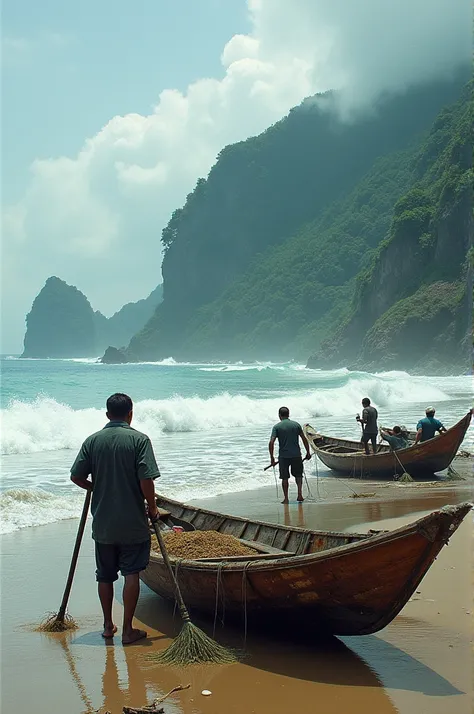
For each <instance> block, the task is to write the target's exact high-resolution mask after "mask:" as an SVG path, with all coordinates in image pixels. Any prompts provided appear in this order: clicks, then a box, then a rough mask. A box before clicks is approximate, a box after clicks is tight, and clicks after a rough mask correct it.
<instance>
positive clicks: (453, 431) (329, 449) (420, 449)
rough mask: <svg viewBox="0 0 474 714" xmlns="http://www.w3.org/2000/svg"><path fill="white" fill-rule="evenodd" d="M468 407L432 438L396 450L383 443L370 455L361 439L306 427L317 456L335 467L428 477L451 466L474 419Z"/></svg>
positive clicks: (371, 474) (370, 474)
mask: <svg viewBox="0 0 474 714" xmlns="http://www.w3.org/2000/svg"><path fill="white" fill-rule="evenodd" d="M471 417H472V412H471V411H469V412H468V413H467V414H466V416H464V417H463V418H462V419H461V420H460V421H458V423H457V424H455V425H454V426H453V427H451V428H450V429H448V430H447V431H446V432H443V433H442V434H439V435H438V436H435V437H434V438H433V439H429V440H428V441H423V442H420V443H418V444H411V445H409V446H408V447H407V448H406V449H399V450H397V451H396V452H394V451H392V449H391V448H390V447H389V446H387V445H384V444H381V445H379V447H378V450H377V453H376V454H370V456H367V455H366V454H365V452H364V449H363V446H362V444H361V443H360V442H359V441H349V440H348V439H337V438H335V437H332V436H324V435H323V434H318V432H317V431H315V429H313V427H312V426H311V425H310V424H305V425H304V427H303V431H304V433H305V435H306V438H307V439H308V441H309V443H310V445H311V448H312V450H313V451H314V452H315V454H316V455H317V456H318V458H319V459H320V460H321V461H322V462H323V464H325V466H327V467H328V468H330V469H332V470H333V471H337V472H338V473H341V474H344V475H345V476H354V477H358V478H386V477H392V478H393V477H394V476H397V475H398V476H401V475H402V474H403V473H404V472H407V473H409V474H410V476H412V477H413V478H416V477H422V478H423V477H424V478H426V477H429V476H432V475H433V474H434V473H437V472H438V471H443V469H446V468H448V466H449V465H450V463H451V462H452V460H453V459H454V457H455V456H456V453H457V451H458V449H459V447H460V446H461V444H462V442H463V439H464V436H465V434H466V431H467V429H468V427H469V424H470V423H471Z"/></svg>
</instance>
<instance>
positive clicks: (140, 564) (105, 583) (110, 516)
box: [71, 394, 160, 645]
mask: <svg viewBox="0 0 474 714" xmlns="http://www.w3.org/2000/svg"><path fill="white" fill-rule="evenodd" d="M132 417H133V404H132V400H131V399H130V397H129V396H127V395H126V394H113V395H112V396H111V397H109V398H108V399H107V418H108V419H109V423H108V424H106V425H105V427H104V428H103V429H101V430H100V431H98V432H96V433H95V434H92V435H91V436H89V437H87V439H86V440H85V441H84V443H83V444H82V447H81V449H80V451H79V454H78V455H77V458H76V460H75V462H74V464H73V466H72V468H71V480H72V481H73V482H74V483H75V484H77V485H78V486H80V487H81V488H84V489H86V490H89V491H92V502H91V512H92V538H93V539H94V540H95V557H96V565H97V570H96V577H97V582H98V590H99V599H100V603H101V606H102V610H103V613H104V631H103V633H102V635H103V637H113V635H114V633H115V632H116V631H117V628H116V626H115V625H114V622H113V619H112V602H113V596H114V585H113V584H114V582H115V581H116V580H117V579H118V571H119V570H120V571H121V573H122V575H123V576H124V578H125V584H124V588H123V628H122V643H123V644H124V645H126V644H131V643H132V642H136V641H137V640H139V639H141V638H143V637H146V634H147V633H146V632H145V631H144V630H138V629H135V628H134V627H133V616H134V614H135V608H136V605H137V601H138V595H139V592H140V580H139V572H140V571H141V570H144V569H145V568H146V567H147V565H148V561H149V558H150V530H149V527H148V518H147V511H146V510H145V501H146V502H147V506H148V515H149V516H150V518H152V519H153V520H154V519H156V518H157V517H158V509H157V507H156V500H155V487H154V483H153V481H154V479H155V478H158V477H159V476H160V471H159V469H158V466H157V464H156V461H155V456H154V453H153V447H152V445H151V442H150V439H149V438H148V436H146V435H145V434H142V433H140V432H139V431H136V430H135V429H132V427H131V426H130V424H131V421H132ZM89 476H91V480H90V481H89V480H88V477H89Z"/></svg>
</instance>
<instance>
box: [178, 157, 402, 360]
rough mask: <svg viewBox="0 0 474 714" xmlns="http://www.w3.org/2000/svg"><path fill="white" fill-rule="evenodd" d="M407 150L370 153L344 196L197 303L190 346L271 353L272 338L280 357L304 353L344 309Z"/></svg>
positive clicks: (394, 195)
mask: <svg viewBox="0 0 474 714" xmlns="http://www.w3.org/2000/svg"><path fill="white" fill-rule="evenodd" d="M410 155H411V154H410V152H409V151H407V152H400V153H398V154H394V155H391V156H390V157H386V158H383V159H380V160H378V161H376V162H375V165H374V167H373V168H372V170H371V171H370V172H369V173H368V174H367V176H365V177H364V178H363V179H362V181H361V182H360V183H359V184H358V185H357V187H356V188H355V189H354V190H353V191H352V192H351V193H350V194H349V196H348V197H347V198H346V199H345V200H342V201H337V202H335V203H334V204H332V205H331V206H330V207H329V209H327V210H326V211H325V212H324V213H323V215H322V216H321V218H320V219H319V220H315V221H313V222H311V223H309V224H308V225H306V226H304V227H303V228H302V229H301V231H300V232H299V233H298V234H297V235H296V236H295V237H294V238H292V239H290V240H288V241H286V242H285V243H283V244H281V245H279V246H277V247H276V248H275V249H274V250H273V251H272V252H271V253H270V254H268V253H265V254H264V255H263V256H262V257H260V258H259V259H257V260H256V261H255V262H254V263H253V265H252V267H251V269H250V270H249V271H248V272H246V273H244V274H243V275H242V277H241V278H239V279H237V280H236V281H234V283H233V284H232V285H231V286H230V287H229V288H228V289H227V290H225V291H224V292H223V293H222V295H221V296H220V297H219V298H218V300H216V301H215V302H213V303H211V304H210V305H207V306H205V307H203V308H201V309H200V310H199V311H197V313H196V315H195V316H194V317H193V319H192V320H191V321H190V324H189V328H188V334H189V335H190V336H189V337H188V342H189V344H190V345H191V344H192V348H193V350H199V349H200V348H202V353H203V354H205V353H206V352H207V351H208V350H209V347H212V352H213V354H215V355H216V356H219V357H231V356H232V355H233V354H236V353H240V354H242V355H244V356H245V357H247V358H249V357H250V358H252V357H268V358H271V357H272V356H273V355H274V345H275V343H277V344H278V345H279V349H280V353H281V356H282V358H292V357H298V358H303V359H304V358H306V357H307V355H308V353H309V351H310V350H311V348H314V347H315V346H317V345H318V343H319V341H320V340H321V339H322V338H323V337H324V336H325V335H326V334H328V333H329V334H330V332H331V329H332V327H333V324H334V320H335V319H336V318H339V316H340V315H341V313H343V312H344V311H345V310H347V308H348V306H349V305H350V301H351V297H352V292H353V287H354V278H355V276H356V275H357V274H358V272H359V271H360V270H361V268H362V267H363V266H364V265H366V264H367V262H368V261H370V257H371V255H372V252H373V250H374V248H375V247H376V246H377V245H378V244H379V243H380V241H381V240H382V239H383V238H384V237H385V236H386V235H387V232H388V230H389V227H390V219H391V210H392V207H393V204H394V203H395V201H396V200H397V199H398V197H399V196H400V194H401V193H402V191H403V189H404V187H405V186H406V185H407V182H409V181H410V179H411V173H410V167H409V164H410V162H409V157H410ZM185 345H186V343H185Z"/></svg>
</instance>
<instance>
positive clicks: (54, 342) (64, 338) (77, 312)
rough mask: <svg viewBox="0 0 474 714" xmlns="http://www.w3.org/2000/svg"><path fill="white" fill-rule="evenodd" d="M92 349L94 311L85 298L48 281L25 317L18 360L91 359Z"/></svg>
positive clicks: (71, 289) (78, 291)
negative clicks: (29, 358) (22, 347)
mask: <svg viewBox="0 0 474 714" xmlns="http://www.w3.org/2000/svg"><path fill="white" fill-rule="evenodd" d="M96 349H97V347H96V326H95V317H94V311H93V309H92V307H91V305H90V303H89V301H88V299H87V298H86V296H85V295H83V293H81V292H80V290H78V289H77V288H75V287H73V286H72V285H67V283H65V282H63V281H62V280H60V279H59V278H56V277H51V278H48V280H47V281H46V284H45V286H44V287H43V289H42V290H41V292H40V293H39V295H38V296H37V297H36V298H35V300H34V302H33V306H32V308H31V312H30V313H29V314H28V315H27V317H26V335H25V343H24V350H23V354H22V357H37V358H47V357H62V358H68V357H92V356H94V355H95V354H96Z"/></svg>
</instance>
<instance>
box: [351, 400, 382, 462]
mask: <svg viewBox="0 0 474 714" xmlns="http://www.w3.org/2000/svg"><path fill="white" fill-rule="evenodd" d="M362 406H363V409H362V417H360V416H359V415H357V416H356V419H357V421H358V422H359V423H361V424H362V439H361V441H362V443H363V445H364V449H365V453H366V455H367V456H370V451H369V441H371V442H372V449H373V452H374V454H376V453H377V434H378V431H379V428H378V426H377V419H378V416H379V415H378V412H377V409H376V408H375V407H372V406H371V405H370V399H369V398H368V397H365V398H364V399H363V400H362Z"/></svg>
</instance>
